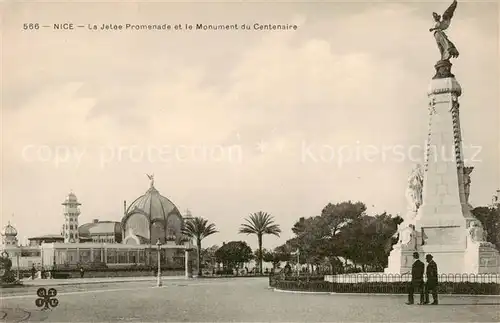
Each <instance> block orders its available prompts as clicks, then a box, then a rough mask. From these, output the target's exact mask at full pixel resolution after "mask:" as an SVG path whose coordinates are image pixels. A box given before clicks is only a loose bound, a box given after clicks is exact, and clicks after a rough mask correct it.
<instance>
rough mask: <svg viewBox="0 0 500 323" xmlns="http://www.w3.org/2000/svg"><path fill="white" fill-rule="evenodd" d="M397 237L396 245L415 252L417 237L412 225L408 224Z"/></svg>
mask: <svg viewBox="0 0 500 323" xmlns="http://www.w3.org/2000/svg"><path fill="white" fill-rule="evenodd" d="M399 236H400V240H399V243H398V244H400V245H401V246H402V247H405V248H408V249H410V250H417V247H418V235H417V231H416V230H415V226H414V225H413V224H409V225H408V227H406V228H405V229H403V230H402V231H401V233H400V234H399Z"/></svg>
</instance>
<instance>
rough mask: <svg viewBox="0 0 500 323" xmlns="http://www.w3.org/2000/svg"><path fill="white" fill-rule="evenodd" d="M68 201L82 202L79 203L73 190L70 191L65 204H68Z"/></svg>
mask: <svg viewBox="0 0 500 323" xmlns="http://www.w3.org/2000/svg"><path fill="white" fill-rule="evenodd" d="M67 203H75V204H80V203H78V199H77V198H76V195H75V193H73V192H70V193H69V194H68V196H66V199H65V200H64V203H63V204H67Z"/></svg>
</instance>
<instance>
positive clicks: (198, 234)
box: [183, 217, 218, 276]
mask: <svg viewBox="0 0 500 323" xmlns="http://www.w3.org/2000/svg"><path fill="white" fill-rule="evenodd" d="M217 232H218V231H217V230H216V229H215V224H213V223H208V220H206V219H204V218H202V217H195V218H192V219H190V220H187V221H186V222H185V224H184V227H183V233H184V234H185V235H186V236H188V237H190V238H192V239H196V247H197V251H198V276H201V275H202V271H201V241H202V240H203V239H205V238H206V237H208V236H210V235H212V234H214V233H217Z"/></svg>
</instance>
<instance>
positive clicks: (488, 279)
mask: <svg viewBox="0 0 500 323" xmlns="http://www.w3.org/2000/svg"><path fill="white" fill-rule="evenodd" d="M324 277H325V278H324V280H325V281H328V282H331V283H344V284H356V283H367V282H386V283H388V282H409V281H411V274H384V273H359V274H346V275H325V276H324ZM425 280H426V278H425V277H424V281H425ZM438 282H452V283H463V282H470V283H495V284H500V274H440V275H438Z"/></svg>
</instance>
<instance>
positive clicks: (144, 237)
mask: <svg viewBox="0 0 500 323" xmlns="http://www.w3.org/2000/svg"><path fill="white" fill-rule="evenodd" d="M182 226H183V218H182V216H181V213H180V212H179V209H178V208H177V207H176V206H175V205H174V203H172V201H170V200H169V199H168V198H166V197H165V196H162V195H161V194H160V192H158V190H156V188H155V187H154V185H153V181H151V187H150V188H149V190H147V192H146V193H145V194H144V195H142V196H140V197H139V198H137V199H136V200H135V201H134V202H132V203H131V204H130V206H129V207H128V208H127V210H126V211H125V216H124V217H123V219H122V228H123V232H124V243H126V244H127V243H128V242H127V241H128V240H129V239H128V238H129V237H133V239H134V240H135V241H137V239H139V240H140V243H144V242H145V241H146V242H151V243H155V242H156V241H157V240H158V239H160V241H162V243H165V241H168V240H176V241H180V239H181V238H182Z"/></svg>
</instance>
